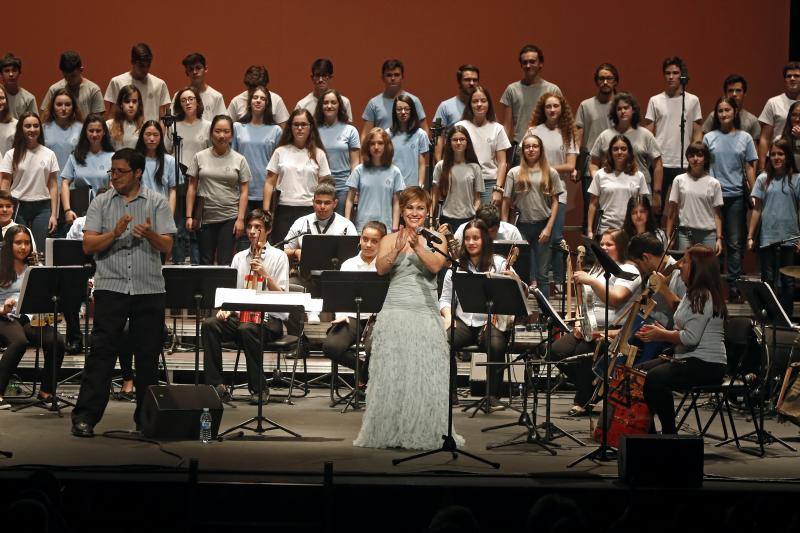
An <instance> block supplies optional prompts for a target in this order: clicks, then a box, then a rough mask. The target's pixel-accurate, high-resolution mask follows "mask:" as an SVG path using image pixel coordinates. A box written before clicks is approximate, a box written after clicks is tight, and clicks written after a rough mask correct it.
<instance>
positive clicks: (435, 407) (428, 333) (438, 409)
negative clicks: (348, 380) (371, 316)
mask: <svg viewBox="0 0 800 533" xmlns="http://www.w3.org/2000/svg"><path fill="white" fill-rule="evenodd" d="M449 372H450V363H449V347H448V344H447V338H446V335H445V332H444V330H443V329H442V320H441V317H440V315H439V304H438V300H437V298H436V275H435V274H433V273H431V272H430V271H429V270H428V269H427V268H425V266H424V265H423V264H422V261H420V259H419V257H417V254H415V253H413V252H412V253H410V254H407V253H400V254H399V255H398V256H397V259H396V260H395V262H394V265H392V271H391V282H390V284H389V292H388V294H387V295H386V300H385V301H384V304H383V308H382V309H381V312H380V313H378V317H377V319H376V321H375V328H374V330H373V334H372V354H371V358H370V363H369V384H368V385H367V407H366V412H365V413H364V419H363V421H362V424H361V431H360V432H359V434H358V437H357V438H356V440H355V441H354V442H353V445H354V446H363V447H367V448H407V449H416V450H433V449H436V448H438V447H440V446H441V445H442V435H444V434H446V433H447V418H448V412H447V411H448V394H450V376H449ZM453 436H454V437H455V439H456V442H457V443H459V445H460V444H463V442H464V440H463V439H462V438H461V437H460V436H459V435H455V432H454V435H453Z"/></svg>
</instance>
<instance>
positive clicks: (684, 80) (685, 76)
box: [680, 65, 690, 87]
mask: <svg viewBox="0 0 800 533" xmlns="http://www.w3.org/2000/svg"><path fill="white" fill-rule="evenodd" d="M689 79H690V78H689V70H688V69H687V68H686V65H681V77H680V81H681V85H683V86H684V87H686V85H687V84H688V83H689Z"/></svg>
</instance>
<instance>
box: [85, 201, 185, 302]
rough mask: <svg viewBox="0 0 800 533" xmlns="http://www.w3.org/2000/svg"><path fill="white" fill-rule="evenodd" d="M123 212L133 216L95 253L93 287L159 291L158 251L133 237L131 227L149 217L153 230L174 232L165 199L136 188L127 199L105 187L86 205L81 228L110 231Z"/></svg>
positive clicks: (161, 283)
mask: <svg viewBox="0 0 800 533" xmlns="http://www.w3.org/2000/svg"><path fill="white" fill-rule="evenodd" d="M124 215H130V216H131V217H133V220H131V222H130V223H129V224H128V227H127V229H126V230H125V232H124V233H123V234H122V235H120V236H119V237H118V238H117V239H115V240H114V243H113V244H112V245H111V246H110V247H108V248H106V249H105V250H103V251H102V252H98V253H96V254H95V261H96V262H97V271H96V273H95V278H94V287H95V289H96V290H105V291H113V292H120V293H123V294H130V295H135V294H156V293H163V292H164V276H163V275H162V274H161V254H160V253H159V252H158V250H156V249H155V248H153V246H152V245H151V244H150V242H148V240H147V239H139V238H136V237H134V236H133V233H132V230H133V228H134V226H136V224H142V223H144V222H145V221H146V220H147V218H148V217H149V218H150V224H151V228H152V230H153V231H155V232H156V233H159V234H161V235H167V234H174V233H175V232H176V231H177V229H176V228H175V221H174V220H173V218H172V213H171V212H170V209H169V205H168V204H167V200H166V198H164V197H163V196H162V195H160V194H158V193H155V192H153V191H151V190H149V189H146V188H145V187H140V188H139V194H138V196H136V198H134V199H133V200H132V201H130V202H128V201H127V200H126V199H125V197H123V196H121V195H120V194H119V193H117V191H116V190H114V189H113V188H112V189H109V190H108V191H106V192H104V193H103V194H100V195H98V196H97V197H95V199H94V200H93V201H92V203H91V204H89V210H88V211H87V213H86V224H85V226H84V228H83V229H84V231H94V232H97V233H106V232H109V231H113V229H114V226H116V224H117V221H118V220H119V219H120V218H122V217H123V216H124Z"/></svg>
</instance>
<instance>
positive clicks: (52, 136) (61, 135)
mask: <svg viewBox="0 0 800 533" xmlns="http://www.w3.org/2000/svg"><path fill="white" fill-rule="evenodd" d="M82 128H83V124H81V123H80V122H73V123H72V124H71V125H70V126H69V127H68V128H67V129H63V128H62V127H61V126H59V125H58V124H56V121H55V120H54V121H52V122H46V123H45V124H44V145H45V146H47V147H48V148H50V149H51V150H52V151H53V152H55V154H56V159H57V160H58V168H64V167H66V166H67V160H68V159H69V155H70V154H71V153H72V151H73V150H74V149H75V147H76V146H78V139H80V137H81V129H82ZM58 185H59V186H60V185H61V176H58Z"/></svg>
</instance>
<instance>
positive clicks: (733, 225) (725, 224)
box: [722, 195, 745, 283]
mask: <svg viewBox="0 0 800 533" xmlns="http://www.w3.org/2000/svg"><path fill="white" fill-rule="evenodd" d="M722 201H723V202H724V205H723V206H722V237H723V239H724V242H725V265H726V266H727V268H728V277H729V283H730V280H733V279H737V278H738V277H739V276H741V275H742V245H743V243H742V237H743V236H744V213H745V205H744V197H743V196H742V195H739V196H729V197H724V198H723V199H722Z"/></svg>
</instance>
